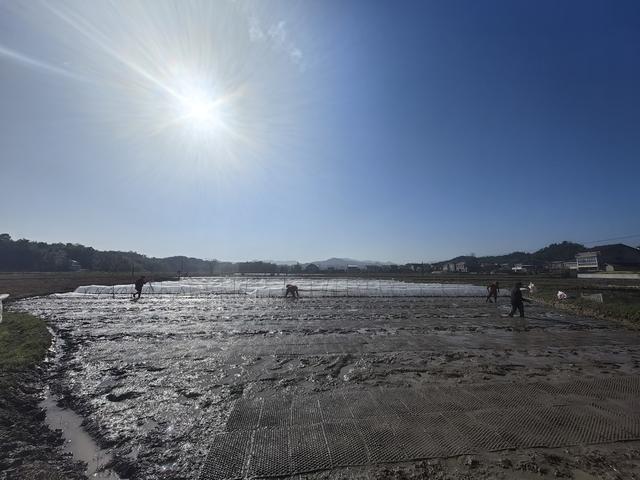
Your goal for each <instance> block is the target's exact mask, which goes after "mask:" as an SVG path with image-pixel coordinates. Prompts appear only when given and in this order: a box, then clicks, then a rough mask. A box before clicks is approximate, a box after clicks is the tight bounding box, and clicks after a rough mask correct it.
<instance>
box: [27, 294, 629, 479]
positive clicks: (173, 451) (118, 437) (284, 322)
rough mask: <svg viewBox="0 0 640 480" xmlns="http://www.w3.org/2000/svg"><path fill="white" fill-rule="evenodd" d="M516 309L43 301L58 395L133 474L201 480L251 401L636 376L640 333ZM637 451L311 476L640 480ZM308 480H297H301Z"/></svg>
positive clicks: (513, 456)
mask: <svg viewBox="0 0 640 480" xmlns="http://www.w3.org/2000/svg"><path fill="white" fill-rule="evenodd" d="M506 303H507V302H506V300H502V299H501V303H499V305H497V306H496V305H494V304H486V303H484V299H482V298H302V299H300V300H298V301H294V300H283V299H276V298H246V297H236V296H202V297H189V296H169V295H156V296H151V295H149V296H145V297H143V298H142V300H140V301H139V302H130V301H128V300H127V299H126V298H124V297H117V296H116V298H109V297H104V296H102V297H92V296H84V297H82V296H81V297H66V298H65V297H43V298H35V299H29V300H24V301H21V302H18V303H17V304H16V307H17V308H21V309H24V310H27V311H29V312H30V313H33V314H36V315H40V316H42V317H43V318H45V319H47V321H48V322H49V323H50V325H51V326H52V328H53V329H54V331H55V332H56V335H57V336H58V337H59V339H63V340H64V342H65V347H64V351H63V353H62V356H61V358H60V361H59V363H58V366H57V369H56V370H55V371H54V374H53V381H52V382H51V389H52V391H53V392H54V393H55V394H56V395H58V396H59V397H61V398H62V399H63V401H64V402H65V403H66V405H68V406H69V407H70V408H72V409H73V410H74V411H76V412H77V413H78V414H80V415H82V416H83V417H84V418H85V422H86V425H85V427H86V429H87V430H88V431H89V432H90V433H91V434H92V435H93V436H94V438H96V440H97V441H98V443H99V444H100V446H101V447H103V448H104V449H105V450H106V451H108V452H109V454H110V455H111V456H112V459H113V460H112V462H111V464H110V467H111V468H113V469H114V470H115V471H116V472H118V473H119V474H120V476H121V477H123V478H141V479H142V478H144V479H153V478H176V479H187V478H198V476H199V475H200V472H201V470H202V467H203V464H204V462H205V459H206V457H207V454H208V451H209V448H210V446H211V444H212V442H213V441H214V439H215V438H216V436H217V435H219V434H220V433H222V432H224V431H225V429H226V428H227V422H228V420H229V418H230V415H231V413H232V411H233V410H234V408H235V407H236V405H237V404H238V403H239V402H243V401H244V402H252V401H256V399H265V400H263V401H266V399H268V398H273V397H276V396H281V395H288V396H291V397H295V398H306V397H310V396H313V395H323V394H325V393H326V392H331V393H334V394H335V393H339V394H342V393H344V392H350V393H353V392H371V391H377V392H380V391H382V392H384V391H392V390H398V389H401V390H412V389H417V390H419V389H424V388H429V387H432V386H436V387H437V388H442V389H447V388H453V387H459V386H466V385H478V384H485V383H501V384H523V383H531V382H542V383H549V384H552V385H558V384H561V383H562V382H572V381H576V380H597V379H600V378H622V377H635V376H637V375H639V373H640V346H639V341H638V340H639V337H638V334H637V333H635V332H632V331H628V330H625V329H623V328H621V327H618V326H615V325H612V324H609V323H606V322H604V321H600V320H594V319H587V318H578V317H572V316H568V315H566V314H562V313H560V312H557V311H553V310H552V309H550V308H548V307H544V306H540V305H533V306H531V307H529V306H528V305H527V307H528V308H527V315H528V318H526V319H524V320H522V319H513V318H507V317H505V315H506V313H508V310H509V308H508V307H507V305H506ZM639 459H640V454H639V446H638V443H637V442H616V443H612V444H602V445H584V446H581V445H573V446H569V447H565V448H555V449H552V448H549V449H516V450H507V451H501V452H478V453H477V454H474V455H471V456H470V455H463V456H458V457H455V458H448V459H432V460H427V461H413V462H408V463H407V462H404V463H396V464H387V465H385V464H376V465H369V466H365V467H354V468H346V469H344V468H334V469H331V470H326V471H320V472H317V473H311V474H305V475H301V478H370V477H378V478H559V477H560V478H576V479H580V478H584V479H588V478H636V477H637V476H638V475H639V474H638V472H639V470H638V468H639V467H638V465H639V461H640V460H639ZM296 478H297V477H296Z"/></svg>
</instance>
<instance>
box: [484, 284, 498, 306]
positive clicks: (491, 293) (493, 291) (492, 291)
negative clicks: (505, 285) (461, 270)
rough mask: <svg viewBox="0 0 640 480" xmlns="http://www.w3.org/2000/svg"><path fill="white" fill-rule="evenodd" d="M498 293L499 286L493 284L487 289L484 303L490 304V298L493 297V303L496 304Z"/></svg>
mask: <svg viewBox="0 0 640 480" xmlns="http://www.w3.org/2000/svg"><path fill="white" fill-rule="evenodd" d="M498 292H500V284H499V283H498V282H493V283H492V284H491V285H489V286H488V287H487V299H486V300H485V303H487V302H489V303H491V297H493V299H494V301H495V303H498Z"/></svg>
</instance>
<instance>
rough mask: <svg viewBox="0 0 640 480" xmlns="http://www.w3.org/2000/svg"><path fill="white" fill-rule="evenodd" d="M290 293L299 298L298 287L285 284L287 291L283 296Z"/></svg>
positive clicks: (285, 296)
mask: <svg viewBox="0 0 640 480" xmlns="http://www.w3.org/2000/svg"><path fill="white" fill-rule="evenodd" d="M289 294H291V296H292V297H293V298H300V294H299V293H298V287H297V286H296V285H291V284H288V285H287V291H286V292H285V294H284V298H287V297H288V296H289Z"/></svg>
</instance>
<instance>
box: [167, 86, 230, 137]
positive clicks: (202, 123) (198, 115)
mask: <svg viewBox="0 0 640 480" xmlns="http://www.w3.org/2000/svg"><path fill="white" fill-rule="evenodd" d="M176 100H177V103H178V105H177V107H178V117H179V120H180V122H181V123H184V124H186V125H188V126H190V127H192V128H196V129H198V130H209V129H214V128H218V127H220V126H222V124H223V118H222V111H221V108H220V105H219V102H218V101H216V99H214V98H212V97H211V96H209V95H207V93H206V92H204V91H201V90H193V91H189V92H187V93H186V94H184V95H181V96H180V97H179V98H177V99H176Z"/></svg>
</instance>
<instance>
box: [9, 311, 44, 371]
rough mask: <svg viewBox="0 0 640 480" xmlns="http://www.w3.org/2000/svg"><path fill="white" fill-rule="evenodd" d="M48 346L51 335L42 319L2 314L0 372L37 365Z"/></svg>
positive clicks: (22, 314)
mask: <svg viewBox="0 0 640 480" xmlns="http://www.w3.org/2000/svg"><path fill="white" fill-rule="evenodd" d="M50 345H51V334H50V333H49V331H48V330H47V327H46V325H45V323H44V321H43V320H42V319H40V318H37V317H34V316H33V315H29V314H28V313H19V312H6V311H5V312H4V318H3V320H2V323H0V371H12V370H22V369H24V368H28V367H31V366H33V365H35V364H37V363H38V362H40V361H42V359H43V358H44V357H45V355H46V353H47V349H48V348H49V346H50Z"/></svg>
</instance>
